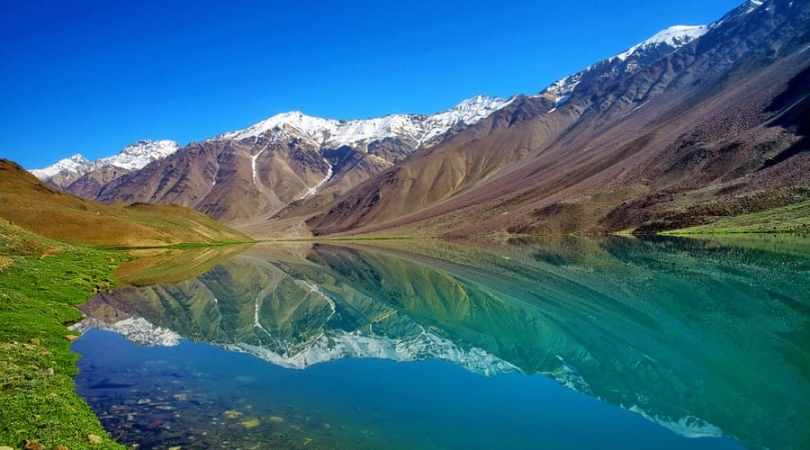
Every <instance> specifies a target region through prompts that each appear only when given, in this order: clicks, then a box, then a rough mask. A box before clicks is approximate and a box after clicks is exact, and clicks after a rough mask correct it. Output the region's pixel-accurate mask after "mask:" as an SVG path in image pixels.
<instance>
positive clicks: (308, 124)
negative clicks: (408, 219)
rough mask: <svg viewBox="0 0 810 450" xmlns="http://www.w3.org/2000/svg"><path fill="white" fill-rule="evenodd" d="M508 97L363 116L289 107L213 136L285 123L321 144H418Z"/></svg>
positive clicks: (257, 132)
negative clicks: (323, 113)
mask: <svg viewBox="0 0 810 450" xmlns="http://www.w3.org/2000/svg"><path fill="white" fill-rule="evenodd" d="M509 101H510V100H508V99H502V98H496V97H486V96H477V97H473V98H470V99H467V100H464V101H463V102H461V103H459V104H458V105H456V106H454V107H453V108H451V109H449V110H447V111H444V112H441V113H437V114H432V115H419V114H391V115H388V116H385V117H377V118H372V119H365V120H335V119H324V118H320V117H314V116H308V115H306V114H304V113H302V112H300V111H292V112H286V113H281V114H276V115H275V116H272V117H270V118H268V119H265V120H263V121H261V122H258V123H256V124H254V125H251V126H250V127H248V128H245V129H243V130H237V131H231V132H228V133H224V134H221V135H219V136H217V137H216V138H214V140H243V139H247V138H256V137H259V136H261V135H264V134H265V133H267V132H270V131H274V130H276V131H282V130H283V129H284V128H285V127H289V128H292V129H294V130H296V131H298V132H299V133H300V134H301V135H303V136H305V137H307V138H309V139H312V140H313V141H315V142H316V143H317V144H318V145H319V146H323V147H331V148H338V147H341V146H343V145H348V146H352V145H358V144H365V145H367V144H369V143H371V142H375V141H380V140H383V139H386V138H405V139H410V140H413V141H414V142H416V143H417V144H419V145H421V144H427V143H430V142H431V141H432V140H434V139H436V138H438V137H440V136H442V135H444V134H445V133H447V132H448V131H450V130H451V129H453V128H455V127H458V126H469V125H472V124H474V123H476V122H478V121H480V120H481V119H483V118H485V117H487V116H489V115H490V114H492V113H493V112H495V111H497V110H498V109H501V108H503V107H504V106H506V105H507V104H508V103H509Z"/></svg>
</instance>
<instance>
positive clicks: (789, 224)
mask: <svg viewBox="0 0 810 450" xmlns="http://www.w3.org/2000/svg"><path fill="white" fill-rule="evenodd" d="M740 233H810V200H808V201H804V202H800V203H795V204H793V205H789V206H784V207H781V208H774V209H769V210H767V211H761V212H757V213H752V214H743V215H740V216H735V217H727V218H723V219H720V220H718V221H716V222H714V223H711V224H708V225H702V226H697V227H691V228H685V229H681V230H675V231H667V232H664V233H661V234H665V235H692V234H740Z"/></svg>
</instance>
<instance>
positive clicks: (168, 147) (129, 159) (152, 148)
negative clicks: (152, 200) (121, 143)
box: [96, 140, 180, 170]
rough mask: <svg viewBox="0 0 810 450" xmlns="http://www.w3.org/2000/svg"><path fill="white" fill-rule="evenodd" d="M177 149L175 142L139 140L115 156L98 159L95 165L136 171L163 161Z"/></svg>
mask: <svg viewBox="0 0 810 450" xmlns="http://www.w3.org/2000/svg"><path fill="white" fill-rule="evenodd" d="M179 148H180V147H179V146H178V145H177V142H174V141H170V140H161V141H147V140H141V141H138V142H135V143H133V144H129V145H127V146H126V147H124V149H123V150H121V152H120V153H118V154H117V155H113V156H109V157H107V158H102V159H99V160H98V161H96V164H97V165H110V166H115V167H120V168H122V169H128V170H137V169H141V168H143V167H145V166H146V165H147V164H149V163H150V162H152V161H156V160H158V159H163V158H165V157H167V156H169V155H171V154H172V153H174V152H176V151H177V150H178V149H179Z"/></svg>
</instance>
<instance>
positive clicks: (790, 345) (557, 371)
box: [74, 238, 810, 449]
mask: <svg viewBox="0 0 810 450" xmlns="http://www.w3.org/2000/svg"><path fill="white" fill-rule="evenodd" d="M198 259H200V258H196V259H194V260H195V261H197V260H198ZM188 260H189V259H182V258H180V259H179V261H183V262H182V263H180V262H178V263H177V264H178V265H188ZM197 262H199V261H197ZM163 263H164V264H166V263H165V262H163ZM168 264H169V266H168V268H166V269H165V272H166V273H169V272H171V273H173V274H175V273H176V271H175V270H173V269H174V268H172V267H171V261H169V262H168ZM199 267H201V269H199V270H197V271H196V272H195V271H193V270H190V271H189V272H190V273H189V274H188V275H187V276H185V277H179V276H177V275H173V276H172V277H171V279H170V280H160V279H156V278H155V277H154V274H155V273H161V271H162V270H164V269H161V268H160V267H158V268H157V269H155V270H152V271H151V273H150V277H149V282H148V283H147V282H144V281H143V280H140V281H134V282H133V283H134V284H136V285H137V286H130V287H124V288H121V289H118V290H116V291H113V292H111V293H105V294H101V295H99V296H97V297H96V298H94V299H92V300H91V301H90V302H89V303H88V304H87V305H86V306H85V307H84V310H85V313H86V315H87V316H88V319H87V320H85V321H84V322H82V323H81V324H79V328H81V329H82V330H84V331H85V333H84V335H83V337H82V338H81V339H80V340H79V341H78V342H77V343H76V344H74V348H75V350H76V351H78V352H79V353H80V354H81V355H82V359H81V362H80V375H79V378H78V380H77V383H78V387H79V392H80V393H81V394H82V395H83V396H84V397H85V398H86V399H87V400H88V402H89V403H90V405H91V406H92V407H93V408H94V410H95V411H96V412H97V413H98V414H99V416H100V417H101V419H102V423H103V424H104V425H105V427H106V428H107V429H108V430H110V432H111V434H112V435H113V436H114V437H116V438H117V439H119V440H120V441H122V442H125V443H129V444H138V445H140V448H144V449H149V448H168V447H171V446H182V447H183V448H223V449H225V448H227V449H236V448H245V449H248V448H301V449H321V448H346V449H363V448H394V449H416V448H419V449H422V448H424V449H495V448H497V449H536V448H537V449H540V448H542V449H613V448H615V449H686V448H688V449H741V448H747V449H756V448H770V449H791V448H795V449H801V448H808V446H809V445H810V383H809V382H810V353H809V352H808V346H807V343H808V342H810V327H808V325H809V324H808V321H809V320H810V243H808V241H806V240H802V239H795V240H793V239H772V240H767V241H763V240H749V241H734V242H716V241H699V240H683V239H658V240H654V241H639V240H635V239H624V238H615V239H609V240H604V241H590V240H584V239H563V240H558V241H553V242H543V243H539V242H510V243H508V244H502V245H489V246H477V247H474V246H468V245H454V244H448V243H442V242H381V243H376V244H373V245H370V244H368V243H366V244H362V245H361V244H346V245H326V244H314V245H313V244H300V245H281V244H274V245H262V246H255V247H253V248H250V249H247V250H246V251H244V252H242V253H238V254H236V255H230V256H227V257H221V258H219V259H216V260H212V261H211V262H210V263H208V264H199ZM183 278H186V279H183Z"/></svg>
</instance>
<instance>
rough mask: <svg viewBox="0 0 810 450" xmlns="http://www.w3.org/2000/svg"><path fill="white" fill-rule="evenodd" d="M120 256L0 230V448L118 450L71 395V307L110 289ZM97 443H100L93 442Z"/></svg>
mask: <svg viewBox="0 0 810 450" xmlns="http://www.w3.org/2000/svg"><path fill="white" fill-rule="evenodd" d="M124 259H126V255H125V254H124V253H122V252H111V251H106V250H99V249H90V248H83V247H76V246H72V245H68V244H64V243H60V242H57V241H53V240H50V239H47V238H43V237H41V236H37V235H34V234H32V233H29V232H26V231H24V230H22V229H21V228H18V227H16V226H14V225H11V224H9V223H7V222H4V221H2V222H0V261H3V264H2V268H1V269H0V368H2V370H0V446H11V447H12V448H22V447H23V445H24V442H25V441H37V442H40V443H41V444H42V445H44V448H46V449H53V448H58V447H57V446H58V445H62V446H64V447H66V448H68V449H71V450H76V449H123V448H124V447H123V446H121V445H119V444H117V443H115V442H114V441H113V440H112V439H110V437H109V436H108V435H107V433H106V432H105V431H104V429H103V428H102V426H101V424H100V423H99V421H98V418H97V417H96V416H95V414H94V413H93V411H92V410H91V409H90V407H89V406H88V405H87V404H86V403H85V402H84V400H82V398H81V397H79V395H78V394H77V393H76V391H75V384H74V376H75V375H76V371H77V368H76V362H77V360H78V355H76V354H75V353H73V352H71V351H70V345H69V341H68V339H67V338H66V336H68V335H71V334H73V333H71V332H70V331H69V330H68V329H67V327H66V324H69V323H71V322H74V321H77V320H79V319H81V314H80V312H79V311H78V309H76V308H75V305H76V304H78V303H82V302H84V301H85V300H86V299H87V298H88V297H89V296H91V295H92V294H93V293H94V292H96V291H97V290H100V289H107V288H109V287H111V286H113V285H114V283H115V280H114V278H113V275H112V271H113V269H114V268H115V267H116V266H117V265H118V264H119V263H120V262H122V261H123V260H124ZM98 438H100V441H101V442H100V443H95V444H93V443H91V440H95V439H98Z"/></svg>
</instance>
